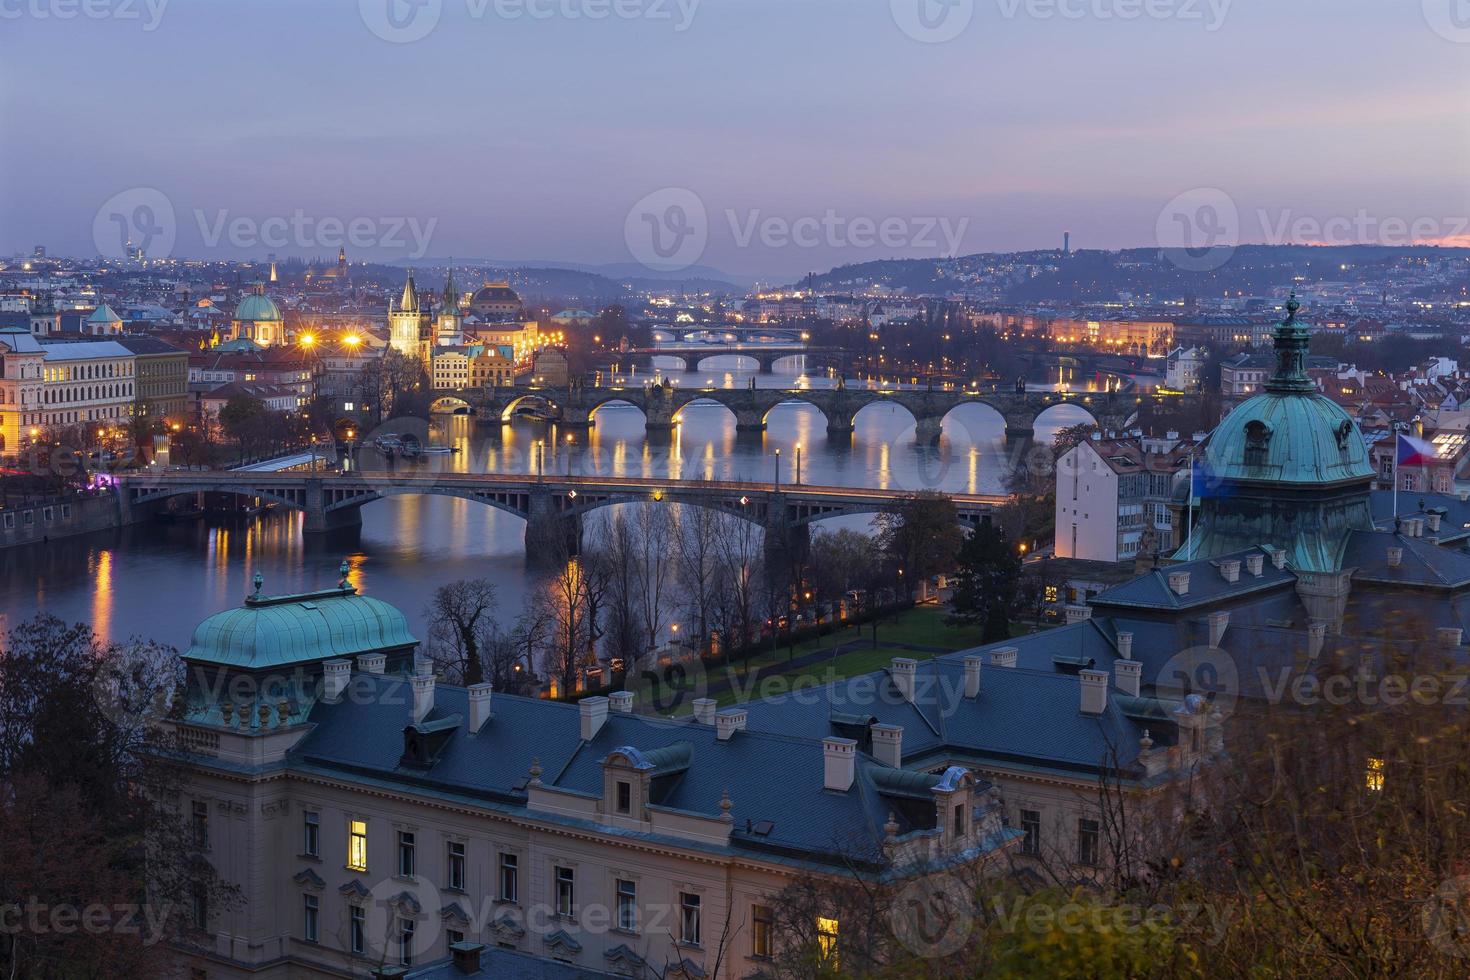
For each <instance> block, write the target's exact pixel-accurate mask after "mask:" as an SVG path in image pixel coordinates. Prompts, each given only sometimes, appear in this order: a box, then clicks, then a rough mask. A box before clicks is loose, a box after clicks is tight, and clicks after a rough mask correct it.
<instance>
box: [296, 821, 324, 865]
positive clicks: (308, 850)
mask: <svg viewBox="0 0 1470 980" xmlns="http://www.w3.org/2000/svg"><path fill="white" fill-rule="evenodd" d="M301 853H302V854H304V855H306V856H307V857H321V856H322V815H321V814H320V813H317V812H316V811H315V810H307V811H306V812H305V813H303V814H302V815H301Z"/></svg>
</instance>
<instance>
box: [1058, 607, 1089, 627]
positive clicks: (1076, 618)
mask: <svg viewBox="0 0 1470 980" xmlns="http://www.w3.org/2000/svg"><path fill="white" fill-rule="evenodd" d="M1062 608H1063V611H1064V612H1065V614H1066V617H1067V622H1068V623H1069V624H1070V623H1080V622H1082V621H1083V620H1084V619H1091V618H1092V607H1091V606H1080V605H1074V604H1071V603H1069V604H1068V605H1066V606H1064V607H1062Z"/></svg>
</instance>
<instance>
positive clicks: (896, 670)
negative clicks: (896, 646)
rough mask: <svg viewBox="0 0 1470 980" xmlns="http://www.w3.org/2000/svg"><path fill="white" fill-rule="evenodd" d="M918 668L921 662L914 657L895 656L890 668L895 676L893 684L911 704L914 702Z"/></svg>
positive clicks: (890, 671)
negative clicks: (915, 678) (915, 679)
mask: <svg viewBox="0 0 1470 980" xmlns="http://www.w3.org/2000/svg"><path fill="white" fill-rule="evenodd" d="M918 669H919V662H918V661H917V660H914V659H913V658H912V657H894V658H893V665H892V667H891V668H890V670H889V673H890V674H891V675H892V676H893V686H894V687H896V688H898V693H899V694H901V695H902V696H903V699H904V700H905V701H907V702H909V703H910V704H913V703H914V677H915V674H916V672H917V671H918Z"/></svg>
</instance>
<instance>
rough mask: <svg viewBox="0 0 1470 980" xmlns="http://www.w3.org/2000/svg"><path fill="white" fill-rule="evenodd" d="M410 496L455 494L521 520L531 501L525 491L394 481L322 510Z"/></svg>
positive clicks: (448, 495) (462, 498) (336, 509)
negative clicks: (488, 490) (477, 488)
mask: <svg viewBox="0 0 1470 980" xmlns="http://www.w3.org/2000/svg"><path fill="white" fill-rule="evenodd" d="M410 496H419V497H424V496H435V497H456V498H458V499H460V500H468V501H471V502H473V503H477V504H484V505H485V506H487V507H491V508H493V509H495V510H499V511H504V512H505V513H507V514H511V515H513V516H515V517H519V518H521V519H522V520H526V519H527V517H528V514H529V503H528V502H527V499H526V498H527V497H528V495H527V494H525V493H514V492H511V493H507V492H504V491H501V492H487V491H479V492H476V491H473V490H462V489H456V488H453V487H436V486H394V485H392V484H391V483H389V484H385V485H384V486H381V487H379V488H377V489H376V490H375V491H374V492H372V493H366V494H360V495H358V496H355V497H350V498H346V499H343V500H338V501H334V502H333V503H329V504H327V505H326V506H325V507H324V508H323V510H325V511H326V512H327V513H333V512H335V511H343V510H351V509H353V508H358V507H364V506H366V505H368V504H371V503H374V502H376V501H379V500H387V499H388V498H390V497H410Z"/></svg>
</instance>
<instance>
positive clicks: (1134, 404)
mask: <svg viewBox="0 0 1470 980" xmlns="http://www.w3.org/2000/svg"><path fill="white" fill-rule="evenodd" d="M1165 397H1170V398H1172V399H1173V401H1174V402H1176V403H1177V402H1179V401H1181V400H1188V399H1189V398H1190V397H1191V396H1161V395H1139V394H1136V393H1132V392H1029V391H1009V392H1008V391H1004V390H1000V389H998V388H989V389H960V390H919V389H908V388H847V387H837V388H811V389H808V388H793V389H779V388H715V387H694V386H683V385H675V384H672V383H669V382H667V381H665V382H662V383H648V384H643V385H609V386H591V385H584V384H573V385H570V386H566V387H559V388H551V387H526V386H518V387H501V388H483V389H478V390H473V391H459V392H442V393H440V397H439V399H438V400H437V401H436V402H435V403H434V406H435V410H436V411H450V410H454V409H456V408H459V409H463V410H472V411H473V412H474V413H475V415H476V417H477V418H478V419H479V420H480V421H481V422H482V423H484V424H486V425H490V426H499V425H501V424H502V423H505V422H508V421H510V419H511V417H512V416H513V415H514V414H515V412H516V410H517V409H518V408H520V407H522V406H526V405H535V406H537V407H540V408H542V409H543V410H544V411H545V412H546V413H547V417H549V418H551V419H554V420H555V421H556V423H557V424H558V425H560V426H561V427H563V428H566V429H571V430H586V429H587V428H589V427H590V426H592V425H594V424H595V423H596V418H597V413H598V411H599V410H601V409H602V408H604V407H605V406H607V405H613V404H622V405H631V406H632V407H634V408H637V409H638V410H639V411H641V412H642V413H643V419H644V426H645V428H646V429H647V430H648V431H649V432H650V433H655V432H667V431H670V430H672V429H673V428H674V426H676V425H678V424H679V421H680V416H681V415H682V413H683V411H684V410H685V409H686V408H687V407H688V406H690V405H693V404H695V403H709V402H713V403H717V404H720V405H723V406H725V407H726V408H727V409H729V410H730V412H731V414H733V415H734V416H735V428H736V431H737V432H742V433H756V432H762V431H764V430H765V428H766V422H767V420H768V419H769V417H770V414H771V412H772V411H773V410H774V409H775V408H776V406H778V405H784V404H790V403H793V402H796V403H802V404H806V405H810V406H812V407H813V408H815V409H817V410H818V411H819V412H821V413H822V415H823V416H824V417H825V418H826V420H827V434H828V437H829V438H831V437H842V436H851V435H852V432H853V428H854V424H855V420H856V418H857V415H858V413H859V412H860V411H862V410H863V409H864V408H867V407H869V406H872V405H896V406H899V407H900V408H902V409H904V410H905V411H907V412H908V413H909V415H910V416H912V417H913V419H914V438H915V441H916V442H918V443H920V444H921V445H932V444H933V443H936V442H938V440H939V437H940V434H941V433H942V432H943V427H944V421H945V417H946V416H948V415H949V413H950V412H952V411H954V410H955V409H956V408H959V407H960V406H961V405H971V404H978V405H985V406H988V407H990V408H991V409H994V410H995V411H996V412H997V413H998V414H999V415H1000V416H1001V417H1002V418H1003V419H1004V420H1005V441H1006V444H1007V445H1012V446H1013V445H1017V444H1024V443H1025V442H1028V441H1029V440H1031V438H1032V436H1033V433H1034V431H1035V428H1036V420H1037V417H1038V416H1040V415H1041V413H1042V412H1045V411H1046V410H1047V409H1049V408H1054V407H1056V406H1058V405H1074V406H1076V407H1078V408H1081V409H1083V410H1084V411H1085V412H1087V413H1088V414H1089V415H1090V416H1091V417H1092V419H1093V421H1095V422H1097V423H1098V424H1099V425H1101V426H1103V427H1104V428H1111V429H1121V428H1123V427H1124V426H1125V425H1126V424H1127V423H1128V421H1129V420H1130V419H1131V418H1132V417H1133V416H1134V415H1135V414H1136V413H1137V412H1138V410H1139V409H1140V408H1141V407H1142V405H1143V404H1144V403H1145V402H1146V401H1162V400H1163V399H1164V398H1165Z"/></svg>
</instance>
